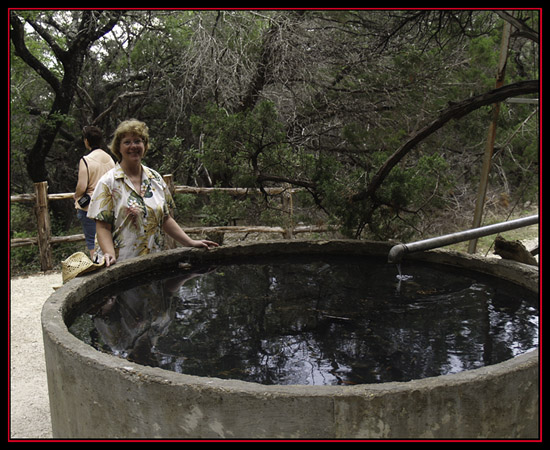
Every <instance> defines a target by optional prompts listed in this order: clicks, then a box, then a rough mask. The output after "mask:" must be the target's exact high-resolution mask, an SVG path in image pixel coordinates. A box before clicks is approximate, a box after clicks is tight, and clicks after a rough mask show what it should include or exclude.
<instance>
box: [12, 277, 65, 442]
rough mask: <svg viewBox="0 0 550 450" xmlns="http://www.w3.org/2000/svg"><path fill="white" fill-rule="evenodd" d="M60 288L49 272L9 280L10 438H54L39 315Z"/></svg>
mask: <svg viewBox="0 0 550 450" xmlns="http://www.w3.org/2000/svg"><path fill="white" fill-rule="evenodd" d="M60 284H61V273H60V272H50V273H48V274H46V275H44V274H38V275H32V276H29V277H16V278H12V279H11V280H10V399H9V401H10V438H12V439H18V438H21V439H36V438H38V439H45V438H51V437H52V428H51V423H50V405H49V400H48V387H47V380H46V364H45V362H44V345H43V342H42V328H41V324H40V313H41V310H42V305H43V304H44V302H45V301H46V299H47V298H48V297H49V296H50V295H51V294H52V293H53V292H54V290H53V288H52V286H56V285H60Z"/></svg>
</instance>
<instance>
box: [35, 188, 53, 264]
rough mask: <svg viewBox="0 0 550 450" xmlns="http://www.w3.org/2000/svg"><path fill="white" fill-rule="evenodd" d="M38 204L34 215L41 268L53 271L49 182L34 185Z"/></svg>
mask: <svg viewBox="0 0 550 450" xmlns="http://www.w3.org/2000/svg"><path fill="white" fill-rule="evenodd" d="M34 193H35V195H36V203H35V206H34V213H35V215H36V226H37V228H38V250H39V252H40V267H41V269H42V270H43V271H46V270H51V269H53V256H52V248H51V246H50V240H51V234H52V232H51V225H50V213H49V211H48V182H47V181H42V182H40V183H34Z"/></svg>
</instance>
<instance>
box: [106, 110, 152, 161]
mask: <svg viewBox="0 0 550 450" xmlns="http://www.w3.org/2000/svg"><path fill="white" fill-rule="evenodd" d="M127 134H135V135H137V136H139V137H140V138H141V140H142V141H143V146H144V147H145V151H144V152H143V156H145V153H147V149H148V148H149V128H147V125H145V123H144V122H140V121H139V120H137V119H129V120H125V121H124V122H122V123H121V124H120V125H119V126H118V127H117V129H116V130H115V135H114V137H113V140H112V141H111V145H110V149H111V153H112V154H113V155H115V156H116V159H117V160H118V162H120V161H122V155H121V154H120V143H121V142H122V138H123V137H124V136H125V135H127Z"/></svg>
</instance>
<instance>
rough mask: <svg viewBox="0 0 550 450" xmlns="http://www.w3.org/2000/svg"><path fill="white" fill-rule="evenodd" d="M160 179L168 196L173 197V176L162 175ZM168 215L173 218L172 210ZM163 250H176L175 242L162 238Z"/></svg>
mask: <svg viewBox="0 0 550 450" xmlns="http://www.w3.org/2000/svg"><path fill="white" fill-rule="evenodd" d="M162 179H163V180H164V182H165V183H166V185H167V186H168V190H169V191H170V194H172V197H173V196H174V192H175V188H174V175H172V174H171V173H169V174H166V175H163V176H162ZM170 215H171V216H172V217H174V211H172V209H170ZM164 248H165V249H167V250H168V249H171V248H176V241H175V240H174V239H172V238H171V237H170V236H168V235H166V236H165V237H164Z"/></svg>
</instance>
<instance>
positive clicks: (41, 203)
mask: <svg viewBox="0 0 550 450" xmlns="http://www.w3.org/2000/svg"><path fill="white" fill-rule="evenodd" d="M163 178H164V180H165V181H166V183H167V184H168V187H169V189H170V191H171V192H172V193H173V194H174V193H176V194H182V193H185V194H196V195H198V194H211V193H213V192H224V193H227V194H229V195H234V196H240V195H247V194H252V193H256V194H259V193H266V194H268V195H282V201H283V209H284V210H285V211H288V214H289V216H290V217H292V214H293V199H292V195H293V194H294V193H295V192H298V191H300V190H302V189H300V188H285V187H272V188H265V189H264V190H260V189H257V188H215V187H214V188H201V187H192V186H174V183H173V177H172V175H164V176H163ZM66 199H73V193H72V192H66V193H60V194H48V183H47V182H45V181H43V182H41V183H35V184H34V194H19V195H12V196H10V202H11V203H33V204H34V213H35V217H36V224H37V231H38V233H37V234H38V236H37V237H30V238H14V239H10V248H15V247H22V246H27V245H38V250H39V253H40V266H41V269H42V270H44V271H45V270H51V269H53V267H54V262H53V256H52V245H55V244H59V243H62V242H77V241H83V240H84V239H85V238H84V234H74V235H71V236H52V235H51V224H50V214H49V209H48V203H49V202H50V201H55V200H66ZM291 223H292V220H291ZM333 229H334V228H333V227H330V226H315V225H313V226H297V227H294V226H291V227H289V228H283V227H268V226H219V227H183V230H184V231H185V232H186V233H192V234H193V233H210V232H222V233H225V232H230V233H280V234H282V235H283V236H284V237H285V238H291V237H292V236H294V235H295V234H298V233H311V232H326V231H332V230H333ZM168 241H169V242H170V241H171V240H169V239H168ZM169 245H171V246H173V245H174V244H173V242H172V243H171V244H169Z"/></svg>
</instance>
